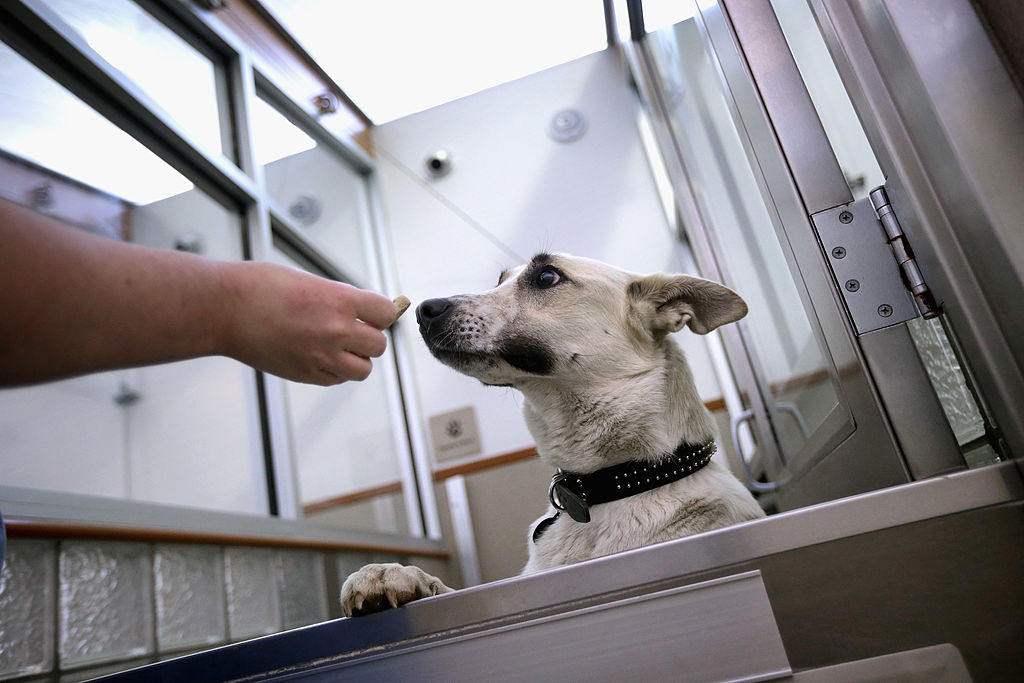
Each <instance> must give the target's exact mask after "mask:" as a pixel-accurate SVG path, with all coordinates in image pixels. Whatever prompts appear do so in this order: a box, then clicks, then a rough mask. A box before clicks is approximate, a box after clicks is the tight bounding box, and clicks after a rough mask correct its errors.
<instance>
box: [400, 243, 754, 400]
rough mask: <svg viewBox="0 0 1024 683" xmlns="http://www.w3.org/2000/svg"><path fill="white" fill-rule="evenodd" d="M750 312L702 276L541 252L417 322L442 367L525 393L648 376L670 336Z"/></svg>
mask: <svg viewBox="0 0 1024 683" xmlns="http://www.w3.org/2000/svg"><path fill="white" fill-rule="evenodd" d="M746 313H747V305H746V304H745V303H744V301H743V299H741V298H740V297H739V295H737V294H736V293H735V292H733V291H732V290H730V289H728V288H726V287H723V286H722V285H719V284H717V283H714V282H711V281H709V280H704V279H702V278H698V277H692V276H689V275H661V274H657V275H648V276H640V275H635V274H633V273H629V272H626V271H623V270H620V269H618V268H614V267H612V266H609V265H607V264H604V263H600V262H598V261H593V260H591V259H584V258H578V257H573V256H567V255H563V254H537V255H536V256H534V257H533V259H532V260H531V261H530V262H529V263H527V264H526V265H522V266H518V267H516V268H512V269H509V270H506V271H505V272H503V273H502V274H501V277H500V278H499V279H498V285H497V287H495V288H494V289H491V290H489V291H487V292H483V293H480V294H463V295H458V296H452V297H448V298H445V299H428V300H427V301H424V302H423V303H421V304H420V305H419V307H418V308H417V309H416V320H417V321H418V322H419V326H420V333H421V334H422V335H423V340H424V341H425V342H426V344H427V347H428V348H429V349H430V352H431V353H432V354H434V356H435V357H436V358H437V359H438V360H440V361H441V362H442V363H445V364H446V365H449V366H451V367H452V368H454V369H456V370H458V371H459V372H462V373H464V374H466V375H469V376H471V377H475V378H477V379H479V380H480V381H481V382H483V383H485V384H495V385H504V386H520V385H521V384H523V383H524V382H527V381H530V380H539V379H543V378H563V379H565V378H577V377H578V378H582V379H590V380H593V379H595V378H597V377H608V378H612V377H615V378H621V377H627V376H631V375H634V374H637V373H639V372H643V371H644V370H645V369H648V368H649V366H650V364H651V362H652V360H653V359H655V358H656V357H657V356H658V348H659V345H660V343H661V342H662V341H663V339H664V337H665V335H667V334H668V333H670V332H676V331H679V330H681V329H682V328H683V327H684V326H689V328H690V329H691V330H693V331H694V332H696V333H698V334H707V333H708V332H710V331H711V330H713V329H715V328H716V327H718V326H720V325H724V324H726V323H731V322H735V321H737V320H739V319H740V318H742V317H743V316H744V315H746Z"/></svg>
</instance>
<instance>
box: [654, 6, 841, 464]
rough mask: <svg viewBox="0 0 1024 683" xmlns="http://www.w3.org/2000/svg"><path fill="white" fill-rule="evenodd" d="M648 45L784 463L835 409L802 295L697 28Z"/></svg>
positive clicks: (669, 31) (660, 34)
mask: <svg viewBox="0 0 1024 683" xmlns="http://www.w3.org/2000/svg"><path fill="white" fill-rule="evenodd" d="M649 39H650V40H651V43H650V44H651V46H652V48H653V54H654V55H655V60H656V62H657V68H658V72H659V76H660V78H661V79H662V82H663V87H664V89H665V92H666V94H667V98H668V103H669V106H670V108H671V113H670V116H671V121H670V123H671V126H672V129H673V131H674V133H675V135H676V138H677V141H678V144H679V145H680V148H681V151H682V153H683V156H684V158H685V159H686V160H687V171H688V172H689V174H690V177H691V180H692V182H693V186H694V188H695V193H696V198H697V202H698V205H699V208H700V210H701V213H702V216H703V219H704V221H705V222H706V223H707V225H708V226H709V228H710V230H711V232H712V233H713V235H714V238H715V240H716V243H717V245H718V247H719V248H718V249H716V254H717V256H718V258H719V261H720V264H721V266H722V268H723V271H724V272H725V273H727V275H728V278H729V280H730V282H729V284H730V286H732V287H734V288H735V289H736V290H737V291H738V292H739V293H740V294H741V295H742V296H743V297H744V298H745V299H746V300H747V303H748V304H749V307H750V313H749V314H748V315H747V317H746V318H745V319H744V320H743V321H742V322H741V323H740V324H741V326H742V330H743V333H744V336H745V339H746V341H747V347H748V350H749V351H750V353H751V355H752V360H753V362H754V365H755V367H756V368H757V369H758V370H759V375H760V378H761V381H762V383H763V386H762V392H763V393H766V394H767V395H768V397H769V399H770V401H769V404H770V405H769V408H770V409H772V410H773V412H774V420H773V422H774V425H775V429H776V436H777V437H778V440H779V443H780V447H781V450H782V453H783V455H784V456H785V457H786V458H787V459H791V458H792V457H793V456H794V455H795V454H796V453H797V452H798V451H799V450H800V448H801V447H802V446H803V444H804V443H805V442H806V441H807V438H808V436H809V435H811V434H812V433H814V431H815V430H816V429H818V427H820V426H821V425H822V424H823V423H824V422H825V419H826V418H827V417H828V416H829V415H830V414H832V413H833V411H834V410H836V408H837V406H839V403H840V401H839V394H838V392H837V389H836V386H835V385H834V383H833V380H832V378H831V376H830V374H829V368H830V364H829V360H828V356H827V354H826V353H825V352H824V351H823V350H822V347H821V345H820V344H819V342H818V339H817V337H816V335H815V333H814V329H813V327H812V323H811V322H810V321H809V319H808V317H807V314H806V313H805V312H804V309H803V307H802V306H800V305H799V303H798V302H800V300H801V298H800V293H799V291H798V288H797V286H796V284H795V283H794V281H793V277H792V275H791V274H790V269H789V267H788V264H787V261H786V256H785V253H784V251H783V249H782V247H781V246H780V244H779V241H778V237H777V233H776V231H775V228H774V226H773V224H772V219H771V217H770V214H769V211H768V209H767V208H766V206H765V204H764V201H763V199H762V193H761V191H760V189H759V186H758V183H757V180H756V178H755V176H754V174H753V171H752V170H751V167H750V164H749V162H748V160H747V156H746V154H745V152H744V149H743V144H742V141H741V138H740V135H739V133H738V131H737V130H736V128H735V125H734V124H733V120H732V117H731V115H730V110H729V107H728V104H727V101H726V99H725V97H724V95H723V92H722V90H721V88H722V86H721V84H720V81H719V79H718V76H717V74H716V72H715V70H714V67H713V66H712V63H711V62H710V60H709V58H708V56H707V55H706V53H705V50H704V45H703V42H702V40H701V36H700V33H699V31H698V29H697V26H696V24H695V22H694V21H693V20H687V21H684V22H681V23H679V24H676V25H675V26H672V27H669V28H665V29H662V30H659V31H657V32H656V33H654V34H651V35H650V36H649ZM725 245H727V246H728V248H724V246H725ZM772 404H773V405H772Z"/></svg>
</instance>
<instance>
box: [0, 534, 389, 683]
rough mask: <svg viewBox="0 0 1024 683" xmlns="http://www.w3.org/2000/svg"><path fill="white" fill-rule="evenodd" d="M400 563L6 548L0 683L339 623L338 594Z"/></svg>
mask: <svg viewBox="0 0 1024 683" xmlns="http://www.w3.org/2000/svg"><path fill="white" fill-rule="evenodd" d="M404 560H405V558H400V557H396V556H391V555H378V554H370V553H358V552H328V551H316V550H291V549H272V548H253V547H237V546H214V545H185V544H160V543H127V542H110V541H83V540H64V541H58V540H42V539H40V540H36V539H19V538H14V539H9V540H8V545H7V558H6V562H5V564H4V568H3V572H2V574H0V680H5V681H6V680H15V681H21V680H24V681H26V682H28V681H33V682H34V681H48V680H53V681H58V680H59V681H62V682H66V681H76V680H86V679H88V678H91V677H93V676H97V675H101V674H105V673H111V672H114V671H119V670H123V669H127V668H131V667H135V666H141V665H143V664H147V663H150V662H154V661H159V660H162V659H168V658H170V657H174V656H178V655H181V654H186V653H188V652H194V651H197V650H203V649H207V648H211V647H216V646H218V645H224V644H227V643H232V642H237V641H240V640H246V639H248V638H253V637H257V636H262V635H266V634H269V633H276V632H278V631H282V630H286V629H290V628H296V627H299V626H305V625H307V624H313V623H317V622H321V621H325V620H327V619H329V618H334V617H337V616H340V609H339V608H338V607H337V606H336V605H337V599H338V590H339V582H340V580H342V579H344V577H346V576H348V574H349V573H350V572H351V571H353V570H355V569H358V568H359V567H361V566H362V565H363V564H366V563H367V562H401V561H404Z"/></svg>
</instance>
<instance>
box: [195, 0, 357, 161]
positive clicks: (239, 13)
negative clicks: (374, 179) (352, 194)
mask: <svg viewBox="0 0 1024 683" xmlns="http://www.w3.org/2000/svg"><path fill="white" fill-rule="evenodd" d="M211 14H212V16H213V17H215V18H216V19H217V20H219V21H220V23H221V24H222V25H223V26H224V27H226V28H227V29H229V30H230V31H231V32H232V33H233V34H234V35H235V36H236V37H237V38H238V39H239V40H240V41H241V42H242V43H243V44H244V45H245V46H246V47H247V48H248V50H249V54H250V56H251V57H252V60H253V62H254V64H255V65H256V66H257V68H259V69H260V70H261V71H263V72H265V73H266V74H267V75H269V76H272V79H273V80H274V81H275V82H276V83H277V84H278V85H279V86H280V87H281V88H282V89H283V90H284V91H285V93H287V95H288V96H289V97H291V98H292V99H294V100H295V101H296V102H298V103H299V104H300V105H301V106H302V107H303V108H304V109H306V110H310V111H312V110H311V109H310V107H311V102H312V101H313V99H314V98H315V97H317V96H318V95H321V94H323V93H325V92H330V93H332V94H333V95H334V96H335V97H336V98H337V99H338V110H337V111H336V112H335V113H333V114H330V116H331V117H332V118H333V119H334V120H335V122H334V123H333V124H332V126H331V127H330V128H331V129H332V132H334V133H335V134H342V135H344V134H347V135H348V136H349V137H350V138H351V139H352V140H353V141H354V142H355V143H356V144H358V145H359V146H360V147H362V148H363V150H364V151H366V152H367V153H368V154H370V155H371V156H372V155H373V153H374V151H373V144H372V140H371V139H370V136H369V130H370V128H371V127H372V125H373V124H372V123H371V121H370V119H369V117H367V116H366V114H365V113H364V112H363V111H362V110H361V109H359V107H358V106H356V104H355V103H354V102H353V101H352V100H351V99H350V98H349V97H348V95H346V94H345V92H344V91H343V90H342V89H341V87H339V86H338V84H337V83H335V82H334V80H333V79H332V78H331V77H330V76H329V75H328V74H327V73H326V72H325V71H324V70H323V68H322V67H321V66H320V65H318V64H317V63H316V62H315V61H314V60H313V58H312V57H311V56H310V55H309V53H308V52H306V50H305V49H304V48H303V47H302V46H301V45H300V44H299V43H298V41H296V39H295V37H294V36H292V35H291V34H289V33H288V32H287V30H286V29H285V28H284V27H283V26H281V24H280V23H279V22H278V21H277V20H276V18H274V17H273V15H272V14H271V13H270V12H269V11H268V10H267V9H266V8H264V7H263V6H262V5H260V3H259V2H252V0H226V2H225V3H224V7H223V8H221V9H219V10H216V11H215V12H212V13H211Z"/></svg>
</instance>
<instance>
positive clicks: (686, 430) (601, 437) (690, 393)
mask: <svg viewBox="0 0 1024 683" xmlns="http://www.w3.org/2000/svg"><path fill="white" fill-rule="evenodd" d="M581 384H582V383H581ZM585 384H586V386H565V385H559V384H556V383H554V382H549V381H538V382H529V383H525V384H523V385H522V386H519V387H517V388H519V389H520V391H522V392H523V396H524V397H525V399H526V400H525V403H524V406H523V412H524V415H525V417H526V423H527V426H528V427H529V429H530V433H531V434H532V435H533V438H534V440H535V442H536V445H537V451H538V453H539V454H540V456H541V459H542V460H544V461H545V462H546V463H548V464H549V465H552V466H554V467H559V468H561V469H564V470H569V471H572V472H579V473H588V472H593V471H596V470H599V469H601V468H603V467H608V466H609V465H615V464H618V463H621V462H626V461H628V460H647V461H651V462H656V461H658V460H660V459H661V458H664V457H665V456H666V455H667V454H670V453H671V452H672V451H673V450H674V449H675V448H676V447H677V446H678V445H679V444H680V443H683V442H689V443H703V442H704V441H707V440H708V439H709V438H711V437H712V436H713V435H714V429H713V426H712V420H711V415H710V413H708V411H707V409H706V408H705V407H704V403H703V401H701V398H700V395H699V394H698V393H697V387H696V384H695V382H694V381H693V375H692V374H691V372H690V368H689V365H688V364H687V363H686V359H685V357H684V356H683V352H682V350H681V349H680V348H679V347H678V345H677V344H676V343H675V341H674V340H672V339H670V338H666V339H664V340H662V343H661V344H660V345H659V350H658V353H657V354H655V355H654V356H653V357H652V360H651V362H650V364H649V367H647V368H645V369H644V370H643V371H642V372H640V373H638V374H634V375H632V376H630V377H628V378H616V379H603V380H602V379H597V380H594V381H590V382H587V383H585Z"/></svg>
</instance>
